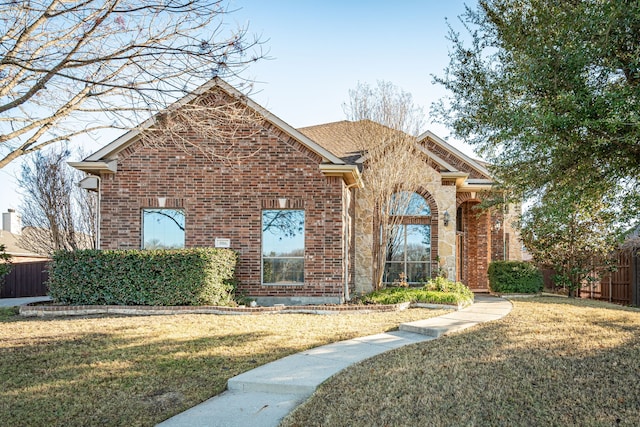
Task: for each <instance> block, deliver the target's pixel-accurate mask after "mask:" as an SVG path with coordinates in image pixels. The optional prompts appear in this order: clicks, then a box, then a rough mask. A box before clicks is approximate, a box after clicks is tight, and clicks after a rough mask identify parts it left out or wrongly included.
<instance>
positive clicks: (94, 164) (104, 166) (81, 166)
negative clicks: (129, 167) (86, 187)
mask: <svg viewBox="0 0 640 427" xmlns="http://www.w3.org/2000/svg"><path fill="white" fill-rule="evenodd" d="M67 164H68V165H69V166H71V167H73V168H76V169H78V170H81V171H83V172H86V173H90V174H92V175H99V174H101V173H116V172H117V171H118V161H117V160H110V161H107V162H105V161H86V160H85V161H83V162H68V163H67Z"/></svg>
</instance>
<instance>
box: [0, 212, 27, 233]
mask: <svg viewBox="0 0 640 427" xmlns="http://www.w3.org/2000/svg"><path fill="white" fill-rule="evenodd" d="M2 229H3V230H4V231H8V232H9V233H11V234H18V235H20V234H22V218H20V215H18V214H17V213H16V211H15V210H14V209H7V212H5V213H3V214H2Z"/></svg>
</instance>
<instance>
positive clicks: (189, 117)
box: [140, 90, 264, 166]
mask: <svg viewBox="0 0 640 427" xmlns="http://www.w3.org/2000/svg"><path fill="white" fill-rule="evenodd" d="M149 122H150V125H149V126H145V125H144V124H143V125H142V126H141V128H142V129H141V132H140V141H141V142H142V144H144V145H146V146H152V147H157V148H160V147H163V146H167V145H171V146H175V147H178V148H179V149H181V150H182V151H184V152H185V153H187V154H193V153H194V152H195V153H198V154H200V155H202V156H204V157H205V158H206V159H208V160H210V161H222V162H224V163H227V164H228V165H230V166H233V165H238V164H239V163H242V161H243V160H246V159H247V157H251V156H254V155H255V154H256V153H257V152H258V150H255V149H253V148H249V149H246V148H247V147H246V146H243V145H242V144H243V142H244V143H245V144H246V143H247V141H251V138H252V137H253V136H255V135H256V134H257V133H259V132H260V131H261V130H262V129H263V125H262V124H263V122H264V117H263V116H262V115H260V113H259V112H258V111H256V110H254V109H253V108H251V107H250V106H249V105H247V98H246V96H244V95H238V94H233V95H232V94H229V93H226V92H225V91H222V90H210V91H205V92H204V93H203V94H200V95H199V96H196V97H195V98H194V99H192V100H191V101H190V102H187V103H185V104H181V103H177V104H174V105H172V106H170V107H169V108H168V109H166V110H164V111H162V112H161V113H159V114H157V115H156V116H154V117H153V118H152V119H150V121H149ZM203 142H204V143H203Z"/></svg>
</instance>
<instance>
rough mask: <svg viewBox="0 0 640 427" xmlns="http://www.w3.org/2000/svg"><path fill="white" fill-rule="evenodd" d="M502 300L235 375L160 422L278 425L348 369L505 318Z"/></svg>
mask: <svg viewBox="0 0 640 427" xmlns="http://www.w3.org/2000/svg"><path fill="white" fill-rule="evenodd" d="M511 309H512V305H511V303H510V302H509V301H507V300H504V299H502V298H497V297H492V296H487V295H476V297H475V303H474V304H473V305H472V306H470V307H467V308H465V309H463V310H460V311H455V312H452V313H449V314H446V315H443V316H440V317H435V318H431V319H427V320H420V321H417V322H410V323H404V324H402V325H400V330H399V331H395V332H388V333H383V334H378V335H371V336H368V337H363V338H356V339H352V340H347V341H341V342H337V343H333V344H329V345H325V346H322V347H317V348H314V349H311V350H307V351H304V352H302V353H298V354H294V355H291V356H288V357H285V358H283V359H280V360H276V361H275V362H272V363H268V364H266V365H263V366H260V367H258V368H256V369H253V370H251V371H248V372H245V373H243V374H240V375H238V376H236V377H234V378H231V379H230V380H229V381H228V383H227V391H225V392H224V393H222V394H220V395H218V396H215V397H212V398H211V399H209V400H207V401H206V402H203V403H201V404H199V405H197V406H195V407H193V408H191V409H189V410H187V411H185V412H183V413H181V414H178V415H176V416H174V417H173V418H170V419H168V420H166V421H164V422H162V423H160V424H159V426H162V427H183V426H184V427H187V426H189V427H200V426H202V427H204V426H207V427H218V426H219V427H244V426H246V427H249V426H251V427H276V426H277V425H278V424H279V423H280V421H281V420H282V418H284V417H285V416H286V415H287V414H288V413H289V412H291V411H292V410H293V409H295V407H296V406H298V405H300V404H301V403H302V402H304V401H305V400H307V399H308V398H309V396H311V394H312V393H313V392H314V391H315V389H316V388H317V387H318V386H319V385H320V384H321V383H322V382H324V381H325V380H326V379H328V378H329V377H331V376H332V375H334V374H336V373H338V372H340V371H341V370H343V369H345V368H346V367H348V366H350V365H352V364H354V363H357V362H360V361H362V360H365V359H368V358H370V357H373V356H377V355H378V354H381V353H384V352H386V351H389V350H392V349H394V348H399V347H403V346H405V345H408V344H414V343H418V342H423V341H429V340H433V339H436V338H437V337H439V336H442V335H445V334H448V333H451V332H456V331H460V330H463V329H466V328H469V327H472V326H475V325H477V324H479V323H483V322H489V321H492V320H497V319H500V318H502V317H504V316H506V315H507V314H508V313H509V312H510V311H511Z"/></svg>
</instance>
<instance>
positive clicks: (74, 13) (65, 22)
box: [0, 0, 263, 168]
mask: <svg viewBox="0 0 640 427" xmlns="http://www.w3.org/2000/svg"><path fill="white" fill-rule="evenodd" d="M226 3H227V2H226V1H225V0H175V1H160V2H158V1H153V0H71V1H63V0H39V1H38V0H35V1H34V0H32V1H28V2H1V3H0V168H2V167H4V166H6V165H7V164H9V163H10V162H11V161H12V160H15V159H16V158H18V157H20V156H22V155H25V154H29V153H32V152H34V151H37V150H40V149H42V148H43V147H45V146H47V145H49V144H52V143H55V142H59V141H69V140H70V139H71V138H73V137H74V136H77V135H80V134H86V133H88V132H91V131H95V130H98V129H103V128H116V129H132V128H135V126H136V125H137V124H138V123H143V122H144V121H145V120H146V119H147V118H148V117H150V116H151V115H153V114H155V113H157V112H158V111H161V110H162V109H163V108H165V107H166V106H167V105H170V104H171V103H172V102H174V101H175V100H177V99H179V98H181V97H183V96H184V95H185V94H187V93H190V92H191V91H192V90H194V89H195V88H196V87H198V86H200V85H201V84H202V83H203V82H205V81H206V80H208V79H210V78H212V77H214V76H223V77H229V76H233V75H237V72H238V71H240V70H241V69H243V68H244V66H246V65H248V64H249V63H251V62H253V61H256V60H258V59H259V58H262V57H263V54H262V52H261V51H260V49H259V48H260V46H261V45H260V43H259V41H258V40H257V39H255V38H253V39H250V38H248V35H247V32H246V28H238V29H235V30H233V29H230V28H229V27H228V26H226V25H225V22H224V19H225V17H226V16H227V15H228V14H229V13H231V12H230V11H229V10H228V8H227V4H226Z"/></svg>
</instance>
